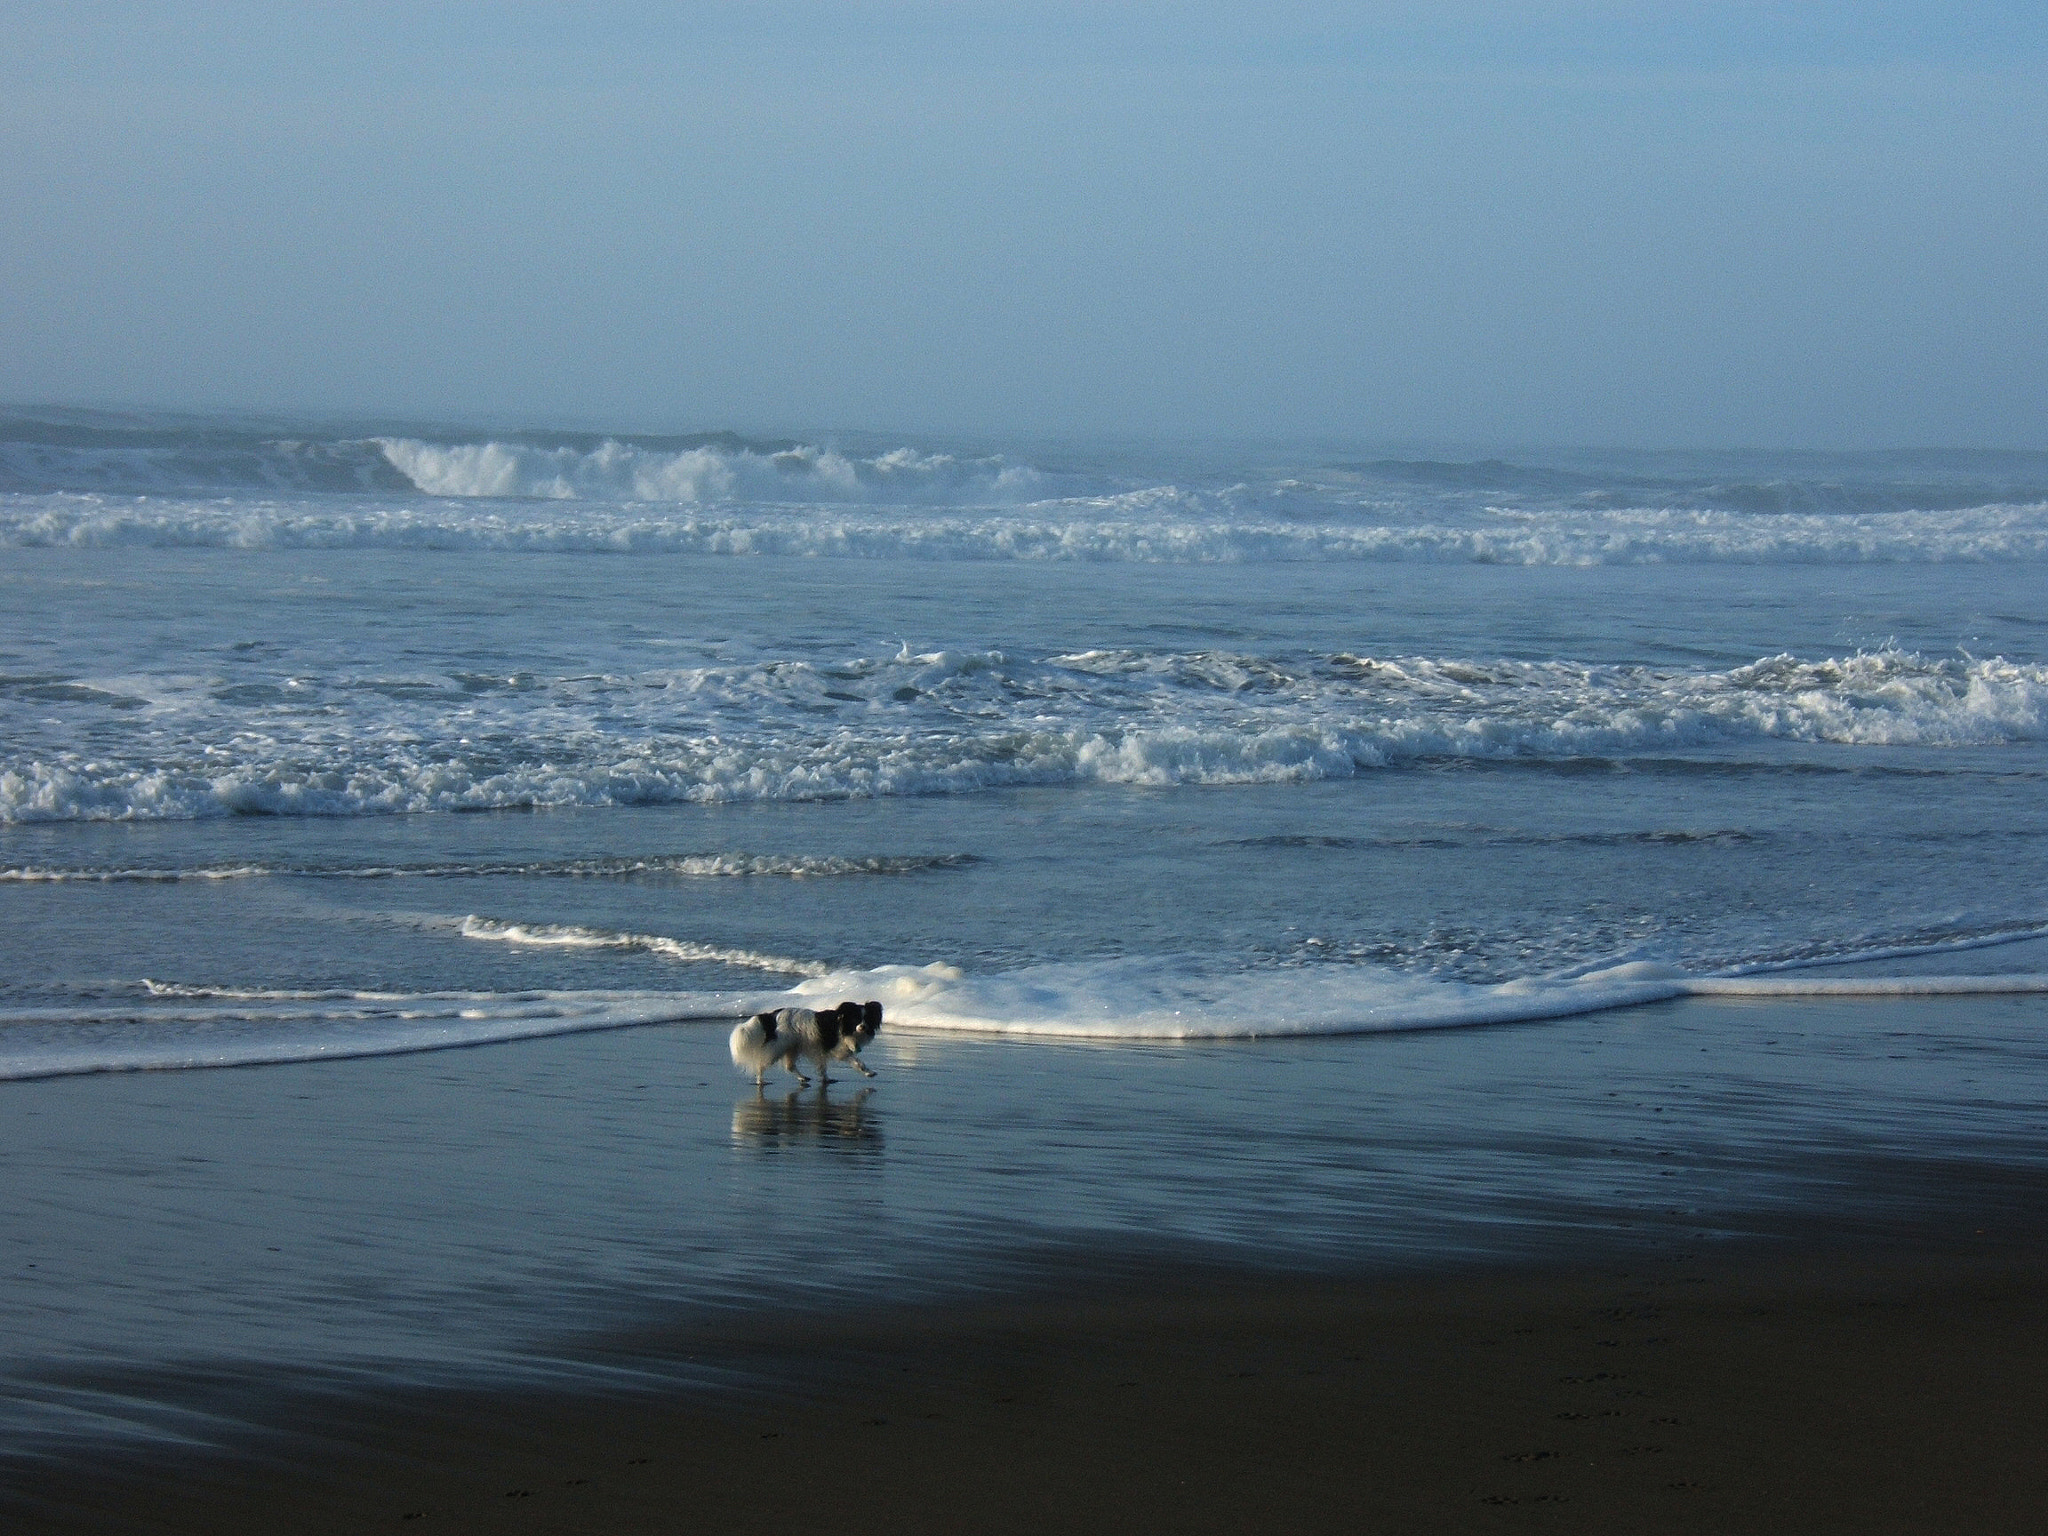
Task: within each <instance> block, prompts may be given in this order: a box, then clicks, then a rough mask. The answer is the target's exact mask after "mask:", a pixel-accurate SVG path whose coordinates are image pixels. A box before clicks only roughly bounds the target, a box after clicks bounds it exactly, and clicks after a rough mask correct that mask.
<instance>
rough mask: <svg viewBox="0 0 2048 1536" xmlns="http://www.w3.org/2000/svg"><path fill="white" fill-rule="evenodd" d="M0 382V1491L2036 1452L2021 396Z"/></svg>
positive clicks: (1805, 1485)
mask: <svg viewBox="0 0 2048 1536" xmlns="http://www.w3.org/2000/svg"><path fill="white" fill-rule="evenodd" d="M7 430H8V433H9V434H11V435H10V436H9V437H8V439H7V442H6V443H4V444H0V548H4V549H5V551H6V554H7V560H6V562H5V563H4V565H0V960H4V965H0V1168H4V1170H5V1183H4V1190H0V1481H4V1484H5V1488H6V1498H7V1500H8V1501H9V1502H8V1504H7V1515H8V1517H9V1518H11V1519H12V1520H13V1522H14V1523H15V1524H16V1525H20V1526H22V1527H24V1528H26V1529H29V1530H39V1529H50V1530H95V1529H106V1530H119V1529H124V1528H134V1529H144V1530H192V1531H199V1530H207V1531H211V1530H234V1529H250V1530H260V1529H294V1530H297V1529H308V1530H318V1529H336V1530H353V1529H373V1528H374V1529H381V1528H383V1527H384V1526H385V1525H387V1524H388V1525H394V1526H397V1527H399V1528H405V1529H414V1528H417V1529H422V1530H425V1529H429V1528H455V1529H463V1528H472V1527H476V1528H480V1527H483V1526H489V1525H495V1524H530V1525H534V1526H536V1527H537V1528H541V1529H561V1530H580V1529H588V1530H593V1531H611V1530H632V1529H643V1528H644V1529H674V1528H677V1527H678V1526H679V1525H680V1526H682V1527H683V1528H692V1526H693V1524H695V1523H702V1524H705V1525H718V1526H721V1527H732V1526H737V1527H739V1528H741V1529H755V1528H758V1529H763V1530H766V1529H770V1528H777V1529H779V1528H782V1527H784V1526H786V1525H787V1524H788V1523H790V1522H791V1521H795V1520H800V1519H815V1520H827V1519H829V1520H830V1521H832V1522H833V1523H834V1524H836V1525H843V1526H849V1527H851V1528H855V1529H859V1528H863V1527H862V1525H861V1522H864V1521H865V1522H871V1523H874V1524H877V1525H879V1524H885V1523H886V1524H889V1525H891V1526H898V1527H900V1526H906V1525H907V1526H911V1527H925V1528H932V1529H941V1528H944V1529H955V1528H966V1527H974V1526H988V1527H991V1528H997V1529H1001V1528H1023V1527H1026V1526H1030V1527H1032V1528H1037V1527H1039V1526H1044V1525H1053V1526H1060V1525H1066V1526H1071V1527H1074V1528H1089V1527H1101V1526H1106V1525H1112V1524H1113V1525H1117V1526H1133V1527H1139V1528H1169V1527H1170V1528H1175V1529H1187V1528H1196V1529H1201V1528H1210V1529H1225V1528H1230V1529H1245V1528H1263V1527H1264V1526H1267V1525H1287V1524H1292V1525H1299V1526H1305V1527H1309V1528H1323V1527H1326V1526H1328V1527H1334V1526H1336V1525H1339V1524H1344V1525H1346V1526H1348V1527H1355V1526H1356V1525H1358V1524H1361V1523H1363V1524H1366V1525H1374V1524H1377V1525H1381V1526H1385V1527H1387V1528H1391V1529H1436V1528H1442V1529H1474V1530H1486V1529H1493V1528H1496V1527H1499V1526H1502V1525H1503V1524H1505V1525H1506V1526H1507V1527H1508V1528H1513V1527H1514V1526H1515V1524H1516V1523H1517V1522H1520V1523H1522V1524H1533V1525H1544V1524H1546V1523H1547V1525H1548V1526H1549V1527H1551V1528H1557V1529H1568V1530H1589V1529H1615V1530H1622V1529H1630V1530H1640V1529H1656V1528H1661V1527H1662V1526H1665V1525H1669V1526H1671V1527H1673V1528H1687V1527H1688V1526H1697V1527H1699V1528H1701V1529H1710V1530H1712V1529H1719V1530H1728V1531H1747V1530H1755V1529H1772V1530H1803V1529H1812V1530H1827V1529H1835V1528H1840V1529H1845V1530H1846V1529H1857V1530H1871V1529H1899V1530H1938V1529H1955V1530H1970V1531H1974V1530H1983V1529H2001V1530H2003V1529H2024V1528H2025V1521H2026V1519H2027V1518H2028V1511H2027V1507H2026V1506H2027V1501H2028V1499H2029V1497H2030V1495H2031V1494H2032V1493H2033V1492H2036V1491H2038V1488H2039V1478H2038V1475H2037V1474H2036V1473H2034V1472H2033V1470H2032V1468H2031V1466H2030V1465H2029V1464H2028V1460H2027V1457H2026V1455H2025V1447H2026V1445H2027V1444H2028V1439H2027V1436H2028V1433H2029V1431H2030V1430H2031V1428H2032V1427H2035V1426H2038V1424H2039V1422H2040V1411H2039V1403H2038V1401H2037V1398H2036V1395H2035V1389H2034V1388H2033V1386H2032V1385H2031V1384H2032V1383H2033V1382H2035V1381H2037V1380H2039V1379H2041V1373H2040V1372H2039V1371H2038V1370H2037V1369H2035V1368H2034V1366H2035V1363H2036V1361H2037V1357H2038V1354H2039V1344H2040V1338H2039V1329H2038V1326H2037V1325H2036V1324H2034V1323H2033V1322H2032V1320H2031V1317H2032V1314H2034V1313H2036V1312H2038V1306H2037V1302H2038V1299H2039V1292H2040V1286H2041V1269H2040V1256H2041V1253H2042V1252H2043V1241H2042V1239H2043V1233H2044V1220H2043V1215H2044V1212H2048V1205H2044V1203H2043V1201H2042V1199H2041V1179H2042V1175H2043V1170H2044V1168H2048V1157H2044V1154H2043V1150H2042V1145H2041V1140H2040V1106H2041V1105H2042V1104H2043V1103H2044V1102H2048V1029H2044V1026H2048V909H2044V907H2043V905H2042V901H2041V891H2042V889H2043V880H2044V879H2048V802H2044V800H2043V797H2042V795H2041V793H2040V789H2041V784H2042V783H2043V781H2044V777H2048V760H2044V756H2043V751H2044V743H2048V654H2044V648H2043V632H2042V621H2041V617H2040V603H2039V576H2038V572H2039V567H2040V562H2041V560H2042V558H2043V554H2044V551H2048V514H2044V512H2043V510H2042V509H2043V508H2044V507H2048V457H2044V456H2042V455H2038V454H2027V453H1969V452H1948V451H1931V450H1930V451H1927V452H1914V453H1907V454H1884V453H1871V454H1827V455H1817V454H1799V453H1763V452H1732V451H1730V452H1707V451H1698V452H1683V453H1644V452H1626V451H1620V450H1615V451H1605V450H1602V451H1594V450H1561V449H1560V450H1544V451H1542V452H1537V451H1535V450H1530V451H1529V452H1528V453H1525V454H1522V455H1521V457H1520V458H1519V459H1513V460H1511V459H1509V458H1506V457H1497V456H1487V457H1472V456H1468V457H1467V458H1466V459H1464V460H1460V461H1457V462H1452V461H1449V460H1441V459H1432V458H1420V457H1414V456H1408V457H1384V456H1373V455H1372V454H1368V453H1366V452H1365V451H1364V450H1360V451H1359V452H1357V453H1352V452H1350V451H1348V450H1347V451H1343V452H1339V451H1338V450H1337V449H1336V448H1334V447H1330V446H1328V445H1315V444H1293V445H1287V444H1280V445H1249V446H1248V445H1242V444H1238V445H1231V444H1213V443H1212V444H1197V445H1173V444H1167V445H1153V446H1143V445H1133V444H1119V443H1095V444H1085V443H1063V444H1061V443H1045V442H1035V441H1030V440H1012V439H1003V440H995V439H991V440H988V441H976V442H950V441H926V440H917V441H915V442H905V441H903V440H900V439H895V438H889V439H866V440H856V439H846V438H834V439H833V440H832V441H829V442H812V441H807V440H799V439H792V440H787V441H782V440H766V439H759V440H757V439H749V438H744V437H740V436H737V435H734V434H729V433H728V434H709V435H699V436H697V437H688V438H683V437H651V436H633V435H631V434H627V435H626V436H624V437H622V438H612V437H602V438H596V437H593V436H592V435H591V434H589V433H582V432H575V431H567V430H563V431H548V430H540V429H534V430H521V431H520V432H518V433H514V434H511V435H509V436H494V435H493V434H492V433H491V432H490V431H488V430H486V429H482V428H476V429H470V428H459V427H457V428H445V427H435V426H431V425H422V424H420V423H416V422H403V421H395V420H394V421H386V422H377V423H371V422H355V423H348V424H334V423H321V422H303V423H297V424H293V425H292V426H291V430H290V431H289V432H287V431H286V430H285V426H284V425H281V424H279V423H275V422H266V421H258V420H255V419H249V418H228V417H221V418H212V419H208V420H205V421H199V422H194V421H191V420H186V419H184V418H177V419H172V418H162V419H158V418H153V417H138V418H136V419H133V420H130V419H128V418H125V417H122V418H117V417H115V416H113V415H111V414H110V413H93V412H77V411H74V412H69V413H66V412H62V411H59V412H55V413H54V414H53V413H44V414H43V415H36V414H35V413H26V414H22V413H17V414H16V415H14V416H11V417H8V418H7ZM1375 452H1377V451H1375ZM841 1001H860V1002H868V1001H873V1002H877V1003H880V1004H881V1005H882V1007H883V1010H884V1015H885V1021H884V1024H883V1028H882V1032H881V1034H880V1036H879V1038H877V1039H876V1040H875V1042H874V1043H873V1045H872V1046H871V1047H869V1048H868V1049H866V1050H865V1051H864V1053H863V1054H864V1056H865V1059H866V1061H867V1062H868V1064H869V1065H870V1066H872V1067H873V1068H874V1069H875V1070H876V1072H877V1073H878V1076H877V1077H876V1078H875V1079H873V1080H872V1081H869V1080H866V1079H861V1078H857V1077H855V1076H854V1074H853V1072H852V1070H851V1068H849V1067H840V1068H838V1069H837V1071H836V1072H835V1077H839V1078H843V1079H844V1080H843V1081H834V1082H833V1083H831V1084H830V1085H818V1086H809V1087H804V1086H800V1085H799V1084H798V1083H797V1081H796V1079H795V1078H794V1077H792V1076H790V1075H788V1074H786V1073H782V1072H780V1071H776V1072H774V1073H771V1074H770V1075H769V1077H768V1079H767V1080H766V1081H765V1082H763V1083H761V1084H759V1085H758V1086H757V1085H756V1084H755V1083H754V1082H753V1081H752V1080H751V1079H750V1078H749V1077H747V1076H745V1075H742V1074H741V1073H739V1072H737V1071H736V1070H735V1068H734V1065H733V1062H732V1060H731V1057H730V1054H729V1050H728V1044H727V1036H728V1033H729V1032H730V1031H731V1029H732V1028H733V1026H734V1024H735V1023H736V1021H738V1020H739V1019H741V1018H743V1017H745V1016H746V1015H748V1014H750V1013H752V1012H754V1011H755V1010H759V1009H767V1008H776V1007H787V1006H799V1007H821V1006H822V1007H831V1006H833V1005H835V1004H837V1003H839V1002H841ZM1353 1357H1355V1358H1353ZM1312 1372H1313V1373H1316V1374H1311V1373H1312ZM1639 1394H1646V1395H1639ZM930 1415H936V1416H937V1417H930ZM1561 1415H1582V1417H1561ZM877 1420H879V1421H882V1422H873V1421H877ZM1667 1421H1676V1422H1667ZM2016 1447H2017V1448H2016ZM408 1517H412V1519H410V1520H409V1519H408ZM1830 1522H1834V1523H1833V1524H1832V1525H1831V1524H1830Z"/></svg>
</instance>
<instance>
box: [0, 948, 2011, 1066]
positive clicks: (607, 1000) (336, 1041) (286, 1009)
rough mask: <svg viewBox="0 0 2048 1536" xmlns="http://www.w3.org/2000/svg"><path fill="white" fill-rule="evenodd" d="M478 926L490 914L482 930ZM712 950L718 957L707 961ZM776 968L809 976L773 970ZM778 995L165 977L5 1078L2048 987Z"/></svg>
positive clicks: (927, 977)
mask: <svg viewBox="0 0 2048 1536" xmlns="http://www.w3.org/2000/svg"><path fill="white" fill-rule="evenodd" d="M474 921H475V920H472V922H474ZM515 926H516V925H488V926H484V925H479V926H478V927H477V928H476V929H475V931H471V930H470V929H469V928H467V927H466V928H465V932H470V935H471V936H472V937H493V938H503V939H507V940H508V941H510V942H541V943H555V942H561V943H572V944H575V943H589V944H591V945H593V946H595V947H619V946H620V945H621V944H638V945H639V946H640V947H643V948H646V949H648V950H650V951H651V952H653V953H657V954H663V955H666V956H667V957H669V958H673V959H678V960H683V961H688V962H697V961H703V960H716V961H718V962H719V963H724V964H742V965H743V964H747V963H749V962H748V961H747V960H745V959H739V958H735V952H732V951H713V950H712V949H711V947H710V946H692V945H688V944H680V943H679V942H678V941H673V940H669V941H658V940H655V941H650V939H649V938H648V936H636V935H610V934H604V933H601V932H597V931H592V930H584V931H581V932H579V931H577V930H572V929H566V928H558V929H554V930H552V931H549V930H532V929H529V930H523V931H522V933H521V936H520V937H514V936H513V935H514V929H515ZM699 951H704V952H702V953H700V952H699ZM763 958H764V959H768V960H770V962H771V963H768V964H764V965H763V966H762V968H763V969H770V970H776V969H781V970H792V969H796V965H795V964H790V963H785V962H780V961H773V960H772V957H763ZM800 964H802V965H803V966H804V968H805V969H806V970H807V971H809V972H810V973H811V974H809V975H807V977H806V979H805V980H803V981H801V982H799V983H797V984H796V985H795V986H794V987H792V988H790V989H788V990H778V991H763V992H752V993H745V992H722V993H720V992H647V991H638V992H614V991H550V992H506V993H492V992H436V993H418V994H405V993H391V992H352V991H346V990H312V991H291V990H287V989H262V988H235V987H231V986H207V985H195V984H180V983H171V982H161V981H151V982H148V983H145V984H143V986H142V989H141V990H142V991H143V993H144V994H145V995H144V996H142V997H140V998H136V999H132V1000H128V999H116V1000H110V1001H103V1002H100V1003H96V1004H90V1005H85V1006H79V1007H43V1008H17V1009H7V1010H0V1080H4V1079H22V1078H37V1077H58V1076H68V1075H77V1074H83V1073H93V1072H120V1071H151V1070H181V1069H195V1068H207V1067H230V1066H247V1065H255V1064H259V1063H267V1062H303V1061H320V1060H338V1059H344V1058H351V1057H361V1056H380V1055H399V1054H407V1053H412V1052H418V1051H431V1050H441V1049H447V1048H451V1047H459V1046H474V1045H484V1044H491V1043H499V1042H506V1041H513V1040H524V1039H533V1038H538V1037H543V1036H550V1035H565V1034H575V1033H583V1032H588V1031H592V1030H606V1029H624V1028H636V1027H641V1026H647V1025H656V1024H676V1025H706V1024H710V1025H717V1026H720V1027H723V1026H724V1025H726V1024H728V1023H730V1022H731V1021H733V1020H735V1019H737V1018H740V1017H743V1016H744V1015H745V1014H747V1013H750V1012H754V1011H757V1010H760V1009H765V1008H773V1007H779V1006H784V1005H799V1006H816V1005H822V1004H825V1003H828V1002H835V1001H838V1000H840V999H843V998H849V997H851V998H859V999H867V998H874V999H877V1000H879V1001H880V1002H882V1003H883V1005H884V1007H885V1008H886V1010H887V1022H886V1024H885V1026H884V1035H885V1037H886V1038H888V1039H890V1040H895V1039H897V1038H898V1037H900V1036H906V1035H907V1036H911V1037H916V1036H918V1035H934V1036H947V1035H955V1036H1004V1037H1014V1038H1022V1039H1042V1040H1067V1041H1094V1042H1099V1043H1103V1044H1109V1045H1116V1044H1123V1045H1143V1044H1155V1045H1164V1044H1171V1043H1175V1042H1187V1041H1201V1040H1210V1041H1225V1040H1237V1041H1246V1042H1251V1041H1257V1040H1270V1039H1284V1038H1306V1037H1313V1036H1340V1035H1365V1034H1383V1033H1396V1032H1406V1031H1416V1030H1435V1029H1457V1028H1473V1027H1479V1026H1485V1025H1507V1024H1518V1023H1534V1022H1539V1021H1542V1020H1547V1019H1559V1018H1566V1017H1571V1016H1575V1015H1581V1014H1588V1013H1598V1012H1603V1011H1607V1010H1610V1009H1616V1008H1629V1007H1636V1006H1639V1005H1642V1004H1646V1003H1655V1002H1666V1001H1670V1000H1672V999H1675V998H1681V997H1687V996H1707V997H1713V996H1729V997H1788V998H1798V997H1808V998H1813V997H1840V998H1856V997H1866V998H1868V997H1962V996H1981V995H1994V994H2012V993H2042V992H2048V975H2039V974H2025V975H1992V976H1981V975H1979V976H1904V977H1839V978H1826V979H1815V978H1803V977H1785V976H1748V977H1701V976H1692V975H1687V974H1686V973H1684V972H1681V971H1678V970H1675V969H1673V968H1671V967H1668V966H1663V965H1656V964H1651V963H1646V962H1633V963H1629V964H1624V965H1619V966H1613V967H1609V968H1606V969H1603V970H1597V971H1590V972H1586V973H1582V974H1578V975H1573V976H1565V977H1526V978H1520V979H1517V980H1513V981H1509V982H1504V983H1501V984H1498V985H1492V986H1485V985H1476V984H1469V983H1463V982H1456V981H1447V980H1442V979H1438V978H1433V977H1427V976H1414V975H1407V974H1402V973H1397V972H1393V971H1388V970H1384V969H1381V968H1378V967H1372V966H1338V965H1329V966H1320V967H1313V968H1298V969H1290V970H1269V971H1252V972H1245V971H1239V972H1221V971H1216V972H1207V971H1204V969H1203V968H1202V967H1201V966H1200V965H1199V964H1192V963H1190V961H1189V960H1188V959H1186V958H1185V957H1153V958H1140V959H1119V960H1106V961H1086V962H1072V963H1056V964H1041V965H1034V966H1028V967H1024V968H1021V969H1018V970H1015V971H1009V972H1000V973H990V974H982V975H975V974H972V973H969V972H967V971H965V970H963V969H961V968H960V967H958V966H955V965H951V964H947V963H944V962H934V963H930V964H924V965H909V964H897V965H884V966H878V967H876V968H874V969H872V970H832V969H829V968H827V967H825V966H822V965H817V966H812V965H810V964H809V963H808V962H802V963H800Z"/></svg>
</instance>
